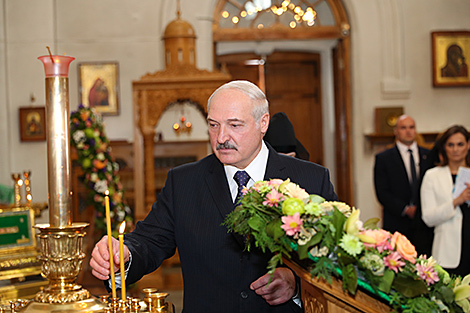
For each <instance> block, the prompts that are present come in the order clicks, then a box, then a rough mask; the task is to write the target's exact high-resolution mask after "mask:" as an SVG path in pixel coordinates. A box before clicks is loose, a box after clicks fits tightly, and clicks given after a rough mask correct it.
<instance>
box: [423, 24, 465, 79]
mask: <svg viewBox="0 0 470 313" xmlns="http://www.w3.org/2000/svg"><path fill="white" fill-rule="evenodd" d="M431 40H432V67H433V71H432V72H433V86H434V87H469V86H470V71H469V68H468V67H469V64H468V62H469V60H470V31H435V32H432V33H431Z"/></svg>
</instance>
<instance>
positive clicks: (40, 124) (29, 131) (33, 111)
mask: <svg viewBox="0 0 470 313" xmlns="http://www.w3.org/2000/svg"><path fill="white" fill-rule="evenodd" d="M45 123H46V109H45V107H30V108H20V137H21V141H44V140H46V124H45Z"/></svg>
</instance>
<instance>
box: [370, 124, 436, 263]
mask: <svg viewBox="0 0 470 313" xmlns="http://www.w3.org/2000/svg"><path fill="white" fill-rule="evenodd" d="M394 134H395V138H396V145H395V146H394V147H393V148H391V149H388V150H386V151H384V152H381V153H379V154H377V155H376V158H375V167H374V183H375V192H376V195H377V199H378V200H379V202H380V203H381V204H382V206H383V228H384V229H386V230H388V231H390V232H392V233H393V232H395V231H398V232H400V233H402V234H403V235H405V236H406V237H407V238H408V239H409V240H410V241H411V242H412V243H414V244H415V246H416V248H417V250H418V252H419V253H427V254H428V255H429V254H430V248H431V244H432V243H430V242H429V234H425V233H423V232H426V231H429V230H426V229H423V227H424V228H427V227H426V226H425V224H424V223H423V221H422V219H421V209H420V199H419V187H420V184H421V178H422V174H424V172H423V166H422V165H423V164H424V161H425V159H426V157H427V154H428V153H429V150H428V149H425V148H422V147H419V146H418V144H417V143H416V124H415V121H414V120H413V119H412V118H411V117H410V116H408V115H402V116H400V117H399V118H398V120H397V124H396V126H395V127H394ZM431 237H432V233H431Z"/></svg>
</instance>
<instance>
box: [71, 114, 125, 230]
mask: <svg viewBox="0 0 470 313" xmlns="http://www.w3.org/2000/svg"><path fill="white" fill-rule="evenodd" d="M70 130H71V131H70V133H71V137H72V140H71V145H72V146H73V147H75V149H76V151H77V155H78V160H77V162H78V164H79V165H80V166H81V168H82V169H83V173H84V175H83V182H84V184H85V185H86V186H87V187H88V188H89V190H90V193H89V195H88V200H89V202H90V203H91V204H92V205H93V206H94V208H95V228H96V229H97V230H98V231H100V232H101V233H102V234H103V235H104V234H105V233H106V219H105V214H106V213H105V199H104V197H105V193H106V191H107V192H108V193H109V204H110V216H111V223H112V229H113V230H114V231H115V232H116V234H114V235H116V236H117V226H118V225H119V224H120V223H121V222H122V221H124V220H126V225H128V227H131V225H132V216H131V210H130V208H129V207H128V206H127V205H126V204H125V202H124V201H123V200H124V199H123V197H124V190H123V186H122V184H121V182H120V178H119V175H118V171H119V165H118V163H117V162H115V160H114V159H113V157H112V155H111V147H110V146H109V140H108V138H107V137H106V134H105V132H104V127H103V119H102V117H101V115H100V114H99V113H98V112H96V110H95V109H94V108H89V107H84V106H83V105H80V106H79V107H78V110H77V111H74V112H72V114H71V116H70Z"/></svg>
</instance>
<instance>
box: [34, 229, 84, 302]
mask: <svg viewBox="0 0 470 313" xmlns="http://www.w3.org/2000/svg"><path fill="white" fill-rule="evenodd" d="M87 226H88V223H72V224H71V225H68V226H65V227H53V226H50V225H49V224H40V225H35V226H34V227H35V228H37V229H39V231H40V233H39V234H38V235H37V237H38V238H39V245H40V247H41V255H40V256H39V257H38V258H39V259H40V260H42V261H43V263H42V274H43V276H45V277H47V279H48V280H49V286H48V287H47V288H45V289H44V290H42V291H41V292H39V293H37V294H36V297H35V298H34V301H35V302H39V303H47V304H67V303H74V302H77V301H85V300H86V299H88V298H90V293H89V292H88V291H87V290H85V289H83V288H82V287H81V286H79V285H76V284H75V280H76V278H77V276H78V273H79V271H80V268H81V264H82V261H83V259H84V258H85V253H83V251H82V243H83V237H84V236H85V234H86V233H85V232H84V229H85V228H86V227H87Z"/></svg>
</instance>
